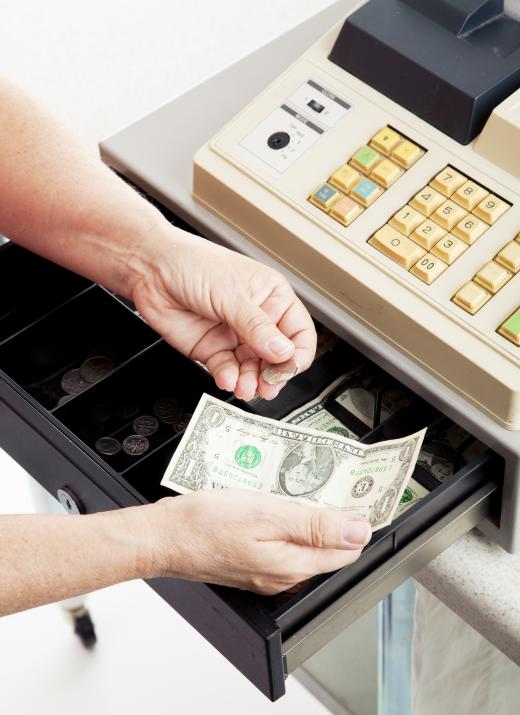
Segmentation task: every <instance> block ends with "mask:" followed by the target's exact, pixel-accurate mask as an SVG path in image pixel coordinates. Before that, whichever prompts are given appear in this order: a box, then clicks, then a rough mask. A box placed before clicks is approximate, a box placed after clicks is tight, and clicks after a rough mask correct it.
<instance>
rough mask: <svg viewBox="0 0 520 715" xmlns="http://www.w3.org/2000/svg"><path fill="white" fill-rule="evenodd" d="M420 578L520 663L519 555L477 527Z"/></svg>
mask: <svg viewBox="0 0 520 715" xmlns="http://www.w3.org/2000/svg"><path fill="white" fill-rule="evenodd" d="M416 578H417V581H419V583H421V584H422V585H423V586H425V587H426V588H427V589H428V590H429V591H431V593H433V594H434V595H435V596H437V598H439V599H440V600H441V601H443V603H445V604H446V605H447V606H448V607H449V608H451V610H452V611H454V612H455V613H457V614H458V615H459V616H460V617H461V618H462V619H464V620H465V621H466V622H467V623H469V625H470V626H472V628H474V629H475V630H476V631H478V632H479V633H481V634H482V635H483V636H484V637H485V638H487V640H488V641H490V642H491V643H493V645H494V646H496V647H497V648H498V649H499V650H501V651H502V652H503V653H505V655H507V656H508V657H509V658H511V660H513V661H514V662H515V663H517V664H518V665H520V556H514V555H512V554H508V553H507V552H506V551H504V550H503V549H502V548H500V546H497V545H496V544H493V543H491V542H490V541H489V539H487V538H486V537H485V536H483V534H481V533H480V532H479V531H477V530H476V529H475V530H473V531H471V532H470V533H469V534H467V535H466V536H464V537H462V538H461V539H459V540H458V541H456V542H455V543H454V544H453V545H452V546H451V547H450V548H449V549H447V550H446V551H444V553H442V554H441V555H440V556H438V557H437V558H436V559H434V560H433V561H432V562H431V563H430V564H429V565H428V566H427V567H426V568H424V569H423V570H422V571H421V572H420V573H419V574H418V575H417V577H416Z"/></svg>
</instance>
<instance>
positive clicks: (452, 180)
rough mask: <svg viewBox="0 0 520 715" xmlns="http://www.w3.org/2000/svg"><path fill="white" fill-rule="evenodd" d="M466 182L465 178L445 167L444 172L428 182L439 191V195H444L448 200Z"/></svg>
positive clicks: (449, 167) (466, 178)
mask: <svg viewBox="0 0 520 715" xmlns="http://www.w3.org/2000/svg"><path fill="white" fill-rule="evenodd" d="M467 180H468V177H467V176H464V175H463V174H459V172H458V171H455V169H452V168H451V166H447V167H446V168H445V169H444V171H441V173H440V174H437V176H436V177H435V178H433V179H432V180H431V181H430V186H433V188H434V189H437V191H440V192H441V194H444V196H446V197H447V198H448V199H449V198H450V196H451V195H452V194H454V193H455V191H457V189H460V187H461V186H462V184H464V182H466V181H467Z"/></svg>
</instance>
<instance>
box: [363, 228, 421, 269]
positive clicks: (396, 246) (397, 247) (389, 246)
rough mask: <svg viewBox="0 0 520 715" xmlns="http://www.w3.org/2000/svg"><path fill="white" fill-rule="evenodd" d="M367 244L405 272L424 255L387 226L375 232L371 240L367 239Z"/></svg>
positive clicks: (414, 244)
mask: <svg viewBox="0 0 520 715" xmlns="http://www.w3.org/2000/svg"><path fill="white" fill-rule="evenodd" d="M368 242H369V243H370V244H371V245H372V246H374V247H375V248H377V249H378V251H381V252H382V253H384V254H385V255H386V256H388V257H389V258H391V259H392V260H393V261H396V262H397V263H399V265H400V266H403V268H406V270H407V271H408V270H410V268H411V267H412V266H413V265H414V263H417V261H418V260H419V258H421V257H422V256H424V254H425V253H426V251H423V249H422V248H419V246H418V245H417V244H416V243H414V242H413V241H410V239H409V238H406V236H403V234H402V233H399V231H397V230H396V229H395V228H392V226H388V224H387V225H386V226H383V228H380V229H379V231H376V233H375V234H374V235H373V236H372V238H369V239H368Z"/></svg>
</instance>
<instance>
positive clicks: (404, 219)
mask: <svg viewBox="0 0 520 715" xmlns="http://www.w3.org/2000/svg"><path fill="white" fill-rule="evenodd" d="M423 221H424V216H423V215H422V214H420V213H419V212H418V211H416V210H415V209H413V208H412V207H411V206H404V207H403V208H402V209H401V210H400V211H398V212H397V213H396V214H395V216H392V218H391V219H390V221H389V222H388V223H389V224H390V226H393V227H394V228H396V229H397V230H398V231H401V233H404V235H405V236H409V235H410V234H411V233H413V232H414V231H415V229H416V228H417V226H419V225H420V224H421V223H422V222H423Z"/></svg>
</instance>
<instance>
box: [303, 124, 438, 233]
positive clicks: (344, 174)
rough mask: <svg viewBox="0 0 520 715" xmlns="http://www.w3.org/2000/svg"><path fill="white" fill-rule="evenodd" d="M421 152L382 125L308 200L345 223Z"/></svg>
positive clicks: (372, 199) (373, 198)
mask: <svg viewBox="0 0 520 715" xmlns="http://www.w3.org/2000/svg"><path fill="white" fill-rule="evenodd" d="M423 154H424V149H422V148H421V147H420V146H418V145H417V144H414V143H413V142H412V141H410V140H409V139H407V138H406V137H404V136H403V135H401V134H399V133H398V132H396V131H395V129H391V128H390V127H385V128H383V129H381V131H379V132H378V133H377V134H376V135H375V136H373V137H372V139H371V140H370V141H369V142H368V144H366V145H365V146H362V147H361V148H360V149H358V151H357V152H356V153H355V154H354V155H353V156H351V157H350V158H349V159H347V160H346V162H345V163H344V164H343V165H341V166H340V167H338V169H336V171H334V173H333V174H332V175H331V176H330V177H329V178H328V180H327V181H326V183H324V184H321V185H320V186H318V188H317V189H316V190H315V191H314V192H313V193H312V194H311V195H310V196H309V198H308V200H309V201H310V202H311V203H312V204H314V206H317V207H318V208H319V209H321V210H322V211H325V212H326V213H328V214H329V216H330V217H331V218H333V219H334V220H335V221H338V223H341V224H342V225H343V226H349V225H350V224H351V223H352V221H354V220H355V219H356V218H357V217H358V216H359V215H360V214H361V213H362V212H363V210H364V209H367V208H368V207H369V206H371V205H372V204H373V203H374V201H376V199H378V198H379V197H380V196H381V195H382V194H383V193H384V192H385V191H386V190H387V189H389V188H390V187H391V186H392V185H393V184H395V182H396V181H397V180H398V179H399V178H400V177H401V176H402V175H403V174H404V173H405V172H406V171H407V170H408V169H409V168H410V167H411V166H413V164H415V162H416V161H417V160H418V159H419V158H420V157H421V156H422V155H423ZM345 198H348V201H345ZM443 200H444V199H443ZM352 203H354V204H355V205H354V206H352Z"/></svg>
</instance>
